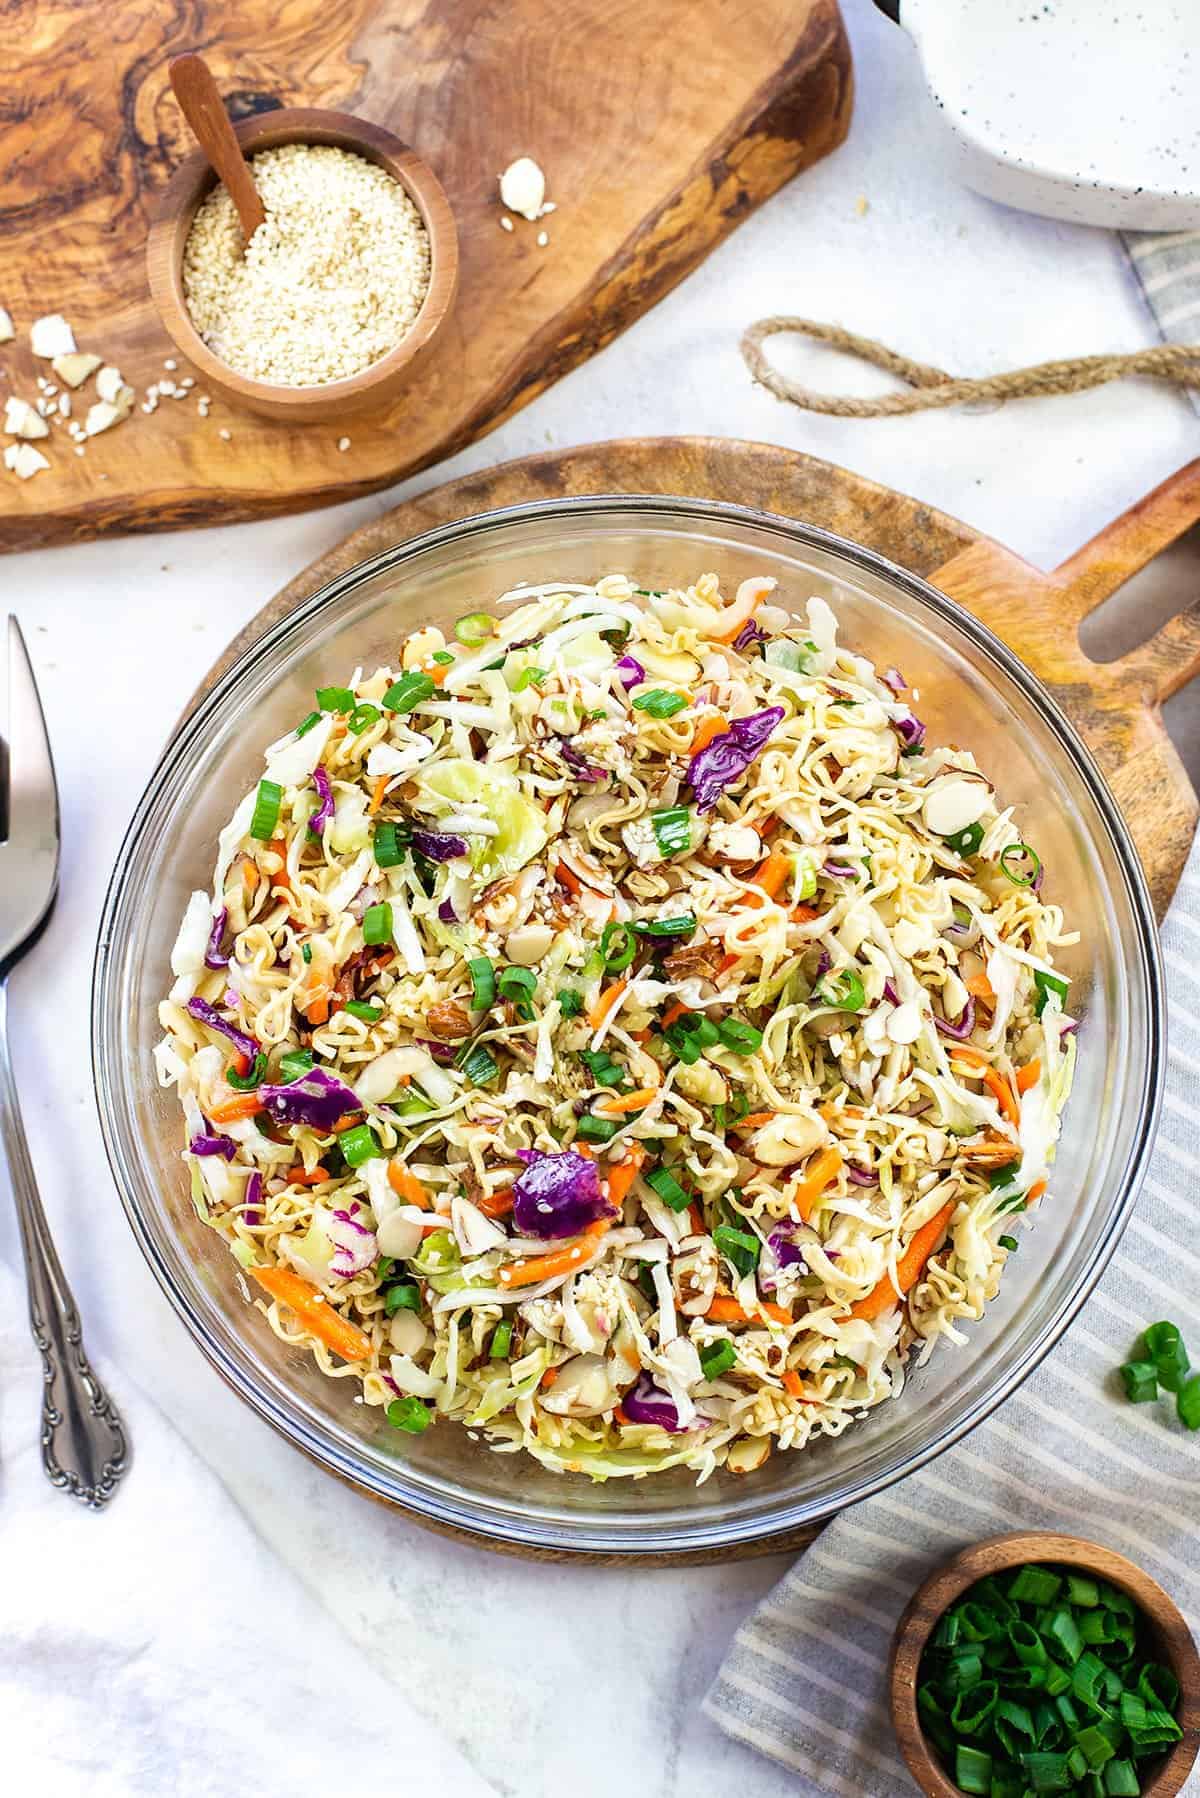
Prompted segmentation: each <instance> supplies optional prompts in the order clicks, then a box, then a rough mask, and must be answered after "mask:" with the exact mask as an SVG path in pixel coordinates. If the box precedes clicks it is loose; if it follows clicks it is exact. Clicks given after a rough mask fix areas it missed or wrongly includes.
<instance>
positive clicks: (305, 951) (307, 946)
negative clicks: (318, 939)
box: [300, 943, 312, 967]
mask: <svg viewBox="0 0 1200 1798" xmlns="http://www.w3.org/2000/svg"><path fill="white" fill-rule="evenodd" d="M300 959H301V961H302V962H303V963H304V965H305V967H307V966H308V964H309V962H310V961H311V960H312V944H311V943H302V944H301V945H300Z"/></svg>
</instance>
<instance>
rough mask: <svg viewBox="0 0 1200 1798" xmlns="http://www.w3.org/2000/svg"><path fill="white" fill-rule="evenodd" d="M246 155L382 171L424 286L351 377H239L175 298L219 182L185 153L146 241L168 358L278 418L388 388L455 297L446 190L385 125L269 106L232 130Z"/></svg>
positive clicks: (454, 248)
mask: <svg viewBox="0 0 1200 1798" xmlns="http://www.w3.org/2000/svg"><path fill="white" fill-rule="evenodd" d="M233 129H234V135H235V136H236V138H237V140H238V143H239V144H240V145H241V147H242V149H243V150H244V151H245V152H246V153H247V155H249V154H252V153H253V152H254V151H256V150H261V149H277V148H279V147H280V146H281V145H283V144H285V143H313V144H332V145H334V146H335V147H337V148H340V149H346V150H350V151H353V152H354V153H355V154H357V155H361V156H362V157H363V158H364V160H366V161H369V162H374V163H375V164H377V166H379V167H382V168H385V169H386V170H387V172H388V173H389V174H390V175H391V176H392V178H393V179H394V180H396V181H398V182H399V183H400V185H401V186H402V187H403V189H404V191H405V193H406V194H407V195H408V197H409V199H410V200H411V201H412V203H413V205H414V206H415V207H416V209H417V211H418V212H419V213H420V215H421V222H422V224H423V225H424V226H425V230H426V233H427V235H428V237H429V284H428V286H427V288H426V290H425V294H424V297H423V299H422V301H421V304H420V307H419V308H418V310H417V316H416V317H415V318H414V319H413V322H412V324H411V325H410V326H409V327H408V330H407V331H406V332H405V333H404V336H403V337H402V338H401V339H400V341H399V343H397V344H395V345H394V346H393V347H392V348H391V349H390V350H389V351H388V352H387V354H386V355H384V356H380V357H379V359H378V360H377V361H375V362H372V363H370V364H369V365H368V366H367V367H366V368H363V369H360V370H359V371H358V373H357V374H354V375H347V376H346V377H345V379H344V380H341V381H328V382H326V383H324V384H323V385H321V386H317V387H288V386H284V385H282V384H281V383H279V382H276V381H260V380H258V379H257V378H256V377H255V376H254V375H246V374H243V373H242V372H241V370H240V369H236V368H233V367H232V366H231V365H230V364H229V363H228V362H223V361H222V360H221V358H220V357H219V356H217V355H215V354H214V352H213V351H212V350H211V349H209V347H208V345H207V344H206V343H205V341H204V339H203V338H202V337H201V335H200V333H199V331H197V329H196V327H195V325H194V324H193V323H192V318H191V314H190V312H189V311H188V307H187V300H186V298H185V297H184V292H183V274H182V269H183V251H184V246H185V244H186V242H187V238H188V234H189V232H190V231H191V227H192V221H193V219H194V218H195V216H196V213H197V211H198V210H199V208H200V204H201V202H202V201H203V200H204V199H205V198H206V197H207V195H208V194H209V193H211V192H212V190H213V188H214V187H216V186H217V184H218V180H219V177H218V176H217V174H216V171H215V170H214V169H213V167H212V165H211V164H210V162H209V160H208V157H207V156H206V155H205V153H204V151H203V150H198V149H197V150H191V151H189V153H188V154H187V155H186V156H185V157H184V158H183V160H182V162H180V163H179V164H178V166H177V167H176V168H175V169H174V171H173V172H172V175H171V178H170V180H169V181H168V182H167V185H166V187H165V188H164V189H163V191H162V193H161V195H160V196H159V199H158V203H157V205H156V207H155V209H154V214H153V217H152V219H151V223H150V229H149V231H148V233H147V237H146V275H147V280H148V282H149V286H150V297H151V299H152V300H153V302H154V307H155V310H156V311H157V313H158V316H159V319H160V321H161V323H162V325H163V327H164V329H165V330H166V331H167V332H168V333H169V335H170V336H171V338H172V339H173V341H174V343H175V345H176V347H177V349H178V350H179V351H180V352H181V354H183V355H184V356H186V357H187V358H188V360H189V361H190V362H192V363H194V364H195V366H196V368H197V370H198V371H199V372H201V373H203V374H204V375H205V377H206V378H207V379H208V380H209V381H210V382H211V383H212V385H213V386H217V387H222V388H225V389H229V390H233V391H235V392H236V393H237V394H238V395H239V396H241V397H243V398H246V399H254V400H259V401H263V402H269V403H270V404H271V405H272V406H277V407H278V408H279V409H280V410H281V411H290V410H292V409H294V410H295V411H297V412H300V411H302V410H304V409H305V408H306V407H307V408H312V407H313V406H315V405H318V404H319V405H321V406H326V405H327V406H328V407H329V408H330V409H334V410H335V409H336V408H337V406H338V404H339V403H344V402H346V401H348V400H353V399H356V398H361V396H362V395H363V394H364V393H370V392H372V391H374V390H375V389H376V388H377V387H379V386H381V385H383V384H384V383H386V382H389V381H391V380H393V379H394V378H395V377H396V376H398V375H399V374H400V373H401V372H402V370H404V369H406V368H407V367H408V365H409V363H410V362H412V361H413V360H414V359H415V357H416V356H417V355H418V354H419V353H420V352H421V351H422V350H424V349H425V348H426V347H427V346H428V344H429V343H430V341H431V339H432V338H433V337H434V336H435V334H436V333H437V331H438V330H439V329H440V328H441V326H442V324H443V322H444V321H445V318H446V315H447V313H448V312H449V310H450V308H451V306H452V304H453V302H454V297H455V294H456V292H457V289H458V265H459V251H458V227H457V224H456V223H455V218H454V212H453V210H452V208H451V205H450V201H449V199H448V198H447V196H446V190H445V189H444V187H443V186H442V184H441V182H440V181H439V180H438V177H437V175H436V174H435V173H434V171H433V168H432V166H431V165H430V164H429V163H428V162H426V161H425V158H424V157H423V156H421V155H420V154H419V152H418V151H416V150H414V149H413V147H412V146H411V144H407V143H405V141H404V139H403V138H400V137H397V136H396V134H395V133H394V132H392V131H389V130H388V129H387V127H386V126H384V125H377V124H375V123H374V122H373V120H371V119H363V118H358V117H356V116H355V114H353V113H349V112H338V111H335V110H332V109H329V108H325V107H315V106H278V107H273V108H271V109H270V110H269V111H267V112H259V113H254V114H253V115H252V116H251V117H250V118H248V119H241V120H239V121H238V122H237V123H236V124H235V125H234V127H233Z"/></svg>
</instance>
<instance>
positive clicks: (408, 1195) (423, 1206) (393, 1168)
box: [387, 1161, 432, 1211]
mask: <svg viewBox="0 0 1200 1798" xmlns="http://www.w3.org/2000/svg"><path fill="white" fill-rule="evenodd" d="M387 1177H388V1185H389V1186H390V1187H391V1189H392V1191H393V1192H394V1193H395V1194H396V1196H397V1198H400V1199H407V1200H408V1203H409V1204H410V1205H416V1206H418V1207H419V1209H420V1210H422V1211H428V1210H429V1209H430V1207H431V1205H432V1200H431V1199H430V1197H429V1194H428V1193H427V1192H426V1190H425V1188H424V1187H423V1186H422V1185H421V1182H420V1181H419V1180H418V1179H417V1176H416V1175H415V1174H414V1173H413V1172H412V1170H411V1168H407V1167H405V1165H404V1163H403V1162H402V1161H389V1162H388V1174H387Z"/></svg>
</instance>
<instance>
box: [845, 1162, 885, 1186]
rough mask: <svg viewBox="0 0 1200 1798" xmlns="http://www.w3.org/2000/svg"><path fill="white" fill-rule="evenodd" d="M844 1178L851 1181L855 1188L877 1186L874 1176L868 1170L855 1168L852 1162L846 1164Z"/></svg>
mask: <svg viewBox="0 0 1200 1798" xmlns="http://www.w3.org/2000/svg"><path fill="white" fill-rule="evenodd" d="M846 1178H847V1179H848V1180H852V1181H853V1182H854V1184H855V1186H875V1185H877V1184H878V1182H877V1181H876V1179H875V1176H874V1174H873V1173H871V1171H870V1169H869V1168H865V1167H855V1165H854V1163H853V1162H852V1161H848V1162H847V1163H846Z"/></svg>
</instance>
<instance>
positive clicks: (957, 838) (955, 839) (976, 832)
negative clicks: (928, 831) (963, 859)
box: [943, 824, 983, 856]
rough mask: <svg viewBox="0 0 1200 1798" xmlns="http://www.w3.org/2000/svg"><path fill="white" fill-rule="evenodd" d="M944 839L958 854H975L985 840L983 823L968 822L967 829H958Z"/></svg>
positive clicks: (948, 846)
mask: <svg viewBox="0 0 1200 1798" xmlns="http://www.w3.org/2000/svg"><path fill="white" fill-rule="evenodd" d="M943 841H944V842H945V844H946V846H947V848H949V849H953V851H954V853H955V854H956V855H962V856H967V855H974V853H975V851H976V850H977V849H978V847H979V845H980V843H982V841H983V825H982V824H968V825H967V827H966V829H965V830H956V831H955V833H954V835H953V836H951V837H945V838H943Z"/></svg>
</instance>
